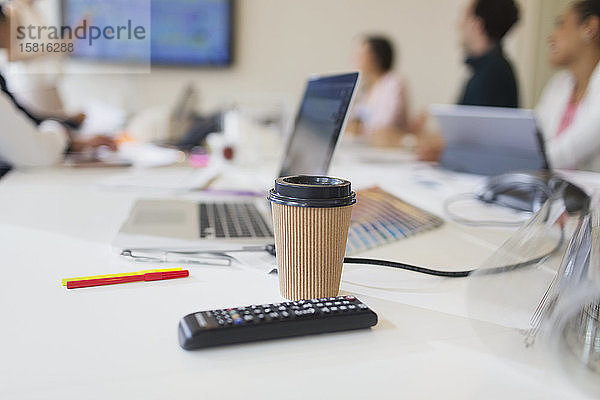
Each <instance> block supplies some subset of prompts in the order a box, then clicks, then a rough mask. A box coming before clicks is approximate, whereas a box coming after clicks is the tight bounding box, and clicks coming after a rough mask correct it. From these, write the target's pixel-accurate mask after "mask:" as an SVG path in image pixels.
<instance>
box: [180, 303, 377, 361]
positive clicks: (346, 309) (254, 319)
mask: <svg viewBox="0 0 600 400" xmlns="http://www.w3.org/2000/svg"><path fill="white" fill-rule="evenodd" d="M375 325H377V314H375V313H374V312H373V311H372V310H371V309H369V307H368V306H367V305H366V304H364V303H362V302H361V301H359V300H357V299H356V298H355V297H353V296H338V297H330V298H323V299H313V300H300V301H290V302H283V303H273V304H263V305H253V306H246V307H235V308H225V309H218V310H210V311H201V312H196V313H193V314H189V315H186V316H185V317H183V318H182V319H181V321H180V322H179V329H178V331H179V344H180V346H181V347H183V348H184V349H186V350H192V349H200V348H206V347H213V346H220V345H226V344H234V343H244V342H252V341H258V340H267V339H277V338H284V337H292V336H304V335H312V334H318V333H326V332H337V331H346V330H352V329H364V328H370V327H372V326H375Z"/></svg>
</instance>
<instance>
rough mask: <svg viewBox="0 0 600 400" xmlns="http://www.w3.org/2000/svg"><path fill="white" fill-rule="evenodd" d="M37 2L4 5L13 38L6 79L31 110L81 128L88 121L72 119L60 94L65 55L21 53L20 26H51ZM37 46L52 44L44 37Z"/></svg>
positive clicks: (79, 117)
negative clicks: (18, 30)
mask: <svg viewBox="0 0 600 400" xmlns="http://www.w3.org/2000/svg"><path fill="white" fill-rule="evenodd" d="M37 3H39V1H38V0H10V1H8V2H7V3H5V6H4V13H5V14H6V16H7V18H9V20H10V22H11V26H12V27H13V32H12V33H13V36H12V37H11V41H10V43H9V46H8V47H7V50H8V51H7V60H8V62H9V64H8V66H7V68H6V70H5V77H6V78H7V81H8V87H9V89H10V91H11V93H12V94H13V95H14V96H15V97H16V98H17V99H18V100H19V102H20V103H21V104H23V105H24V106H26V107H27V109H28V110H30V111H32V112H34V113H36V114H40V115H52V116H54V117H56V118H61V119H64V120H70V122H71V123H72V124H74V125H75V124H77V126H76V127H78V126H80V125H81V123H82V122H83V120H84V119H85V115H84V114H76V115H69V114H68V113H67V112H66V111H65V109H64V104H63V101H62V98H61V96H60V93H59V90H58V83H59V78H60V76H59V73H58V71H60V69H61V58H62V55H63V54H62V53H58V52H56V53H53V52H50V53H48V52H25V51H20V47H19V44H20V43H22V41H19V40H18V39H17V37H16V35H15V30H14V29H16V27H17V26H25V27H27V26H33V27H45V26H48V25H49V23H48V21H47V19H48V18H47V16H46V15H44V11H43V10H40V8H39V7H38V4H37ZM33 41H34V42H35V43H38V44H41V45H45V44H49V43H50V42H49V41H48V39H47V38H44V37H43V35H42V36H41V37H38V38H37V39H35V40H33ZM53 43H56V41H53Z"/></svg>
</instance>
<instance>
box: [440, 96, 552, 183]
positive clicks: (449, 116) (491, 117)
mask: <svg viewBox="0 0 600 400" xmlns="http://www.w3.org/2000/svg"><path fill="white" fill-rule="evenodd" d="M430 111H431V114H432V115H433V116H434V117H435V118H436V120H437V122H438V125H439V128H440V131H441V133H442V135H443V136H444V141H445V142H446V147H445V150H444V153H443V155H442V159H441V160H440V164H441V166H442V167H444V168H447V169H450V170H454V171H459V172H467V173H472V174H480V175H499V174H503V173H507V172H513V171H529V170H542V169H547V168H548V167H549V166H548V163H547V160H546V155H545V151H544V146H543V144H544V142H543V139H541V137H540V134H539V132H538V128H537V124H536V120H535V116H534V113H533V112H532V111H531V110H523V109H511V108H495V107H477V106H456V105H432V106H431V107H430Z"/></svg>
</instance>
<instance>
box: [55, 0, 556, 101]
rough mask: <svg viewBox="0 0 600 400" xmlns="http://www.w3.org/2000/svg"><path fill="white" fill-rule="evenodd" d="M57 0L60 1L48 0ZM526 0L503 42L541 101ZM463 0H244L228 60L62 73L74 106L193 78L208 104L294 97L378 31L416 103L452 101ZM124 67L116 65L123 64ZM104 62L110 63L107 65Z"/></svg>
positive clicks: (135, 96)
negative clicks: (228, 63) (146, 70)
mask: <svg viewBox="0 0 600 400" xmlns="http://www.w3.org/2000/svg"><path fill="white" fill-rule="evenodd" d="M45 1H55V0H45ZM543 1H544V0H521V4H522V9H523V13H524V20H523V22H522V23H521V24H520V26H519V27H518V28H517V29H515V31H514V32H513V33H512V35H511V37H509V39H508V41H507V49H508V53H509V54H510V55H511V56H512V58H513V60H514V61H515V66H516V69H517V73H518V75H519V81H520V82H521V93H522V103H523V105H524V106H528V107H530V106H532V105H533V104H534V102H535V100H536V98H535V97H536V93H535V85H534V83H533V81H534V79H533V77H535V76H536V68H537V67H538V64H539V63H536V62H535V58H536V56H537V55H538V52H537V51H535V49H537V48H538V47H539V46H544V45H545V40H543V39H542V41H540V38H539V32H540V28H539V24H540V18H539V17H538V14H539V13H540V5H541V3H542V2H543ZM465 2H466V1H465V0H370V1H368V0H302V1H298V0H238V2H237V6H238V7H237V23H236V30H237V32H236V42H237V44H236V47H237V48H236V51H235V58H236V61H235V64H234V66H232V67H231V68H229V69H223V70H218V69H212V70H211V69H200V68H187V69H181V68H169V67H161V68H153V70H152V72H151V73H150V74H119V73H116V74H103V75H97V74H95V75H86V74H82V75H76V76H68V77H65V79H63V82H62V86H61V89H62V91H63V93H64V94H65V97H66V99H67V105H68V106H69V108H72V109H76V108H77V107H78V106H80V105H82V104H85V103H86V102H87V101H88V100H89V99H91V98H100V99H102V100H105V101H107V102H109V103H112V104H115V105H119V106H122V107H124V108H126V109H127V110H130V111H135V110H139V109H143V108H147V107H150V106H155V105H160V104H170V103H172V102H173V101H174V99H175V98H176V96H177V94H178V93H179V91H180V90H182V88H183V86H184V85H185V84H186V83H188V82H194V83H195V84H196V85H197V86H198V88H199V89H200V90H201V92H202V95H201V96H202V100H203V106H204V108H213V107H215V106H218V105H220V104H222V103H223V102H224V101H228V100H231V99H235V98H236V97H238V96H242V97H248V96H260V97H273V98H276V97H282V98H285V99H287V100H289V101H291V102H295V101H296V100H297V98H298V97H299V95H300V93H301V90H302V87H303V82H304V79H305V77H306V76H307V75H308V74H310V73H315V72H327V71H340V70H347V69H350V68H351V67H352V50H353V46H354V44H355V38H356V37H357V35H359V34H361V33H365V32H366V33H370V32H378V33H384V34H386V35H388V36H390V37H391V38H393V39H394V40H395V42H396V45H397V50H398V52H399V54H400V62H399V63H398V65H397V67H396V69H397V70H398V71H400V72H402V73H403V74H404V75H405V76H406V77H407V79H408V80H409V84H410V90H411V94H412V103H413V110H417V111H418V110H419V109H421V108H422V107H424V106H426V105H427V104H430V103H435V102H453V101H455V99H456V98H457V96H458V94H459V90H460V87H461V85H462V83H463V81H464V78H465V68H464V66H463V64H462V54H461V52H460V48H459V44H458V37H457V33H456V24H457V20H458V17H459V15H460V12H461V9H462V7H463V6H464V4H465ZM122 68H123V67H119V68H118V69H119V70H120V69H122ZM108 70H114V68H113V69H111V68H108Z"/></svg>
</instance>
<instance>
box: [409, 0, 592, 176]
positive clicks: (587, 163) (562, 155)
mask: <svg viewBox="0 0 600 400" xmlns="http://www.w3.org/2000/svg"><path fill="white" fill-rule="evenodd" d="M549 42H550V50H551V51H550V63H551V64H552V65H554V66H556V67H559V68H563V69H564V70H563V71H561V72H558V73H557V74H556V75H555V76H554V77H553V78H552V79H551V80H550V82H549V83H548V84H547V85H546V87H545V89H544V92H543V94H542V97H541V98H540V101H539V102H538V105H537V107H536V110H535V111H536V117H537V123H538V125H539V127H540V128H541V131H542V134H543V138H544V141H545V149H546V154H547V157H548V162H549V164H550V166H551V167H552V168H571V169H584V170H592V171H596V172H600V0H579V1H575V2H573V3H572V4H571V6H570V7H568V8H567V10H566V11H565V12H564V13H563V14H562V16H560V17H559V18H558V20H557V24H556V28H555V30H554V32H553V33H552V35H551V37H550V39H549ZM443 149H444V143H443V140H442V139H441V137H439V136H438V137H432V138H431V139H430V140H429V141H428V142H427V143H426V145H421V147H420V149H419V157H420V158H421V159H422V160H426V161H437V160H439V158H440V157H441V154H442V152H443Z"/></svg>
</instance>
